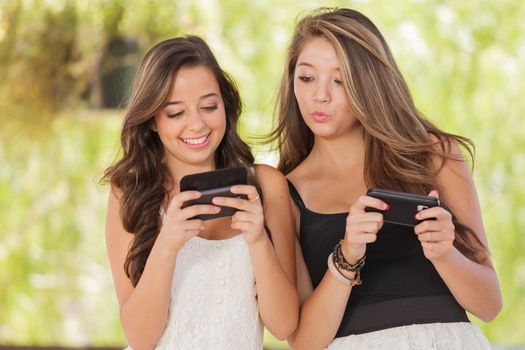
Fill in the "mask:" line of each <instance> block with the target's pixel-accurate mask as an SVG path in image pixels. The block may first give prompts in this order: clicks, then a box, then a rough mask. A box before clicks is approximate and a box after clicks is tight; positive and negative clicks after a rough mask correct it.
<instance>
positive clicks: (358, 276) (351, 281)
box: [327, 253, 362, 287]
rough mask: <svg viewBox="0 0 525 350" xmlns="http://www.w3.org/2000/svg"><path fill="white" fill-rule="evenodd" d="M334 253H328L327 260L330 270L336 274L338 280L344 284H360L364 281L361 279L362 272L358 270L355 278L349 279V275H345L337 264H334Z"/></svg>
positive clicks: (333, 274)
mask: <svg viewBox="0 0 525 350" xmlns="http://www.w3.org/2000/svg"><path fill="white" fill-rule="evenodd" d="M333 258H334V255H333V253H330V255H328V261H327V264H328V269H329V270H330V272H331V273H332V276H334V278H335V279H336V280H338V281H339V282H341V283H342V284H344V285H345V286H352V287H353V286H358V285H360V284H361V283H362V281H361V274H360V273H359V271H357V272H356V273H355V278H354V279H349V278H347V277H345V276H344V275H343V274H342V273H341V272H340V271H339V270H338V269H337V267H336V265H334V260H333Z"/></svg>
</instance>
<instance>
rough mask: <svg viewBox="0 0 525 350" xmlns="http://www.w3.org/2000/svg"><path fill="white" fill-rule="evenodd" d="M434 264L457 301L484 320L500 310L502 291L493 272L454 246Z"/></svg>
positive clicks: (489, 318)
mask: <svg viewBox="0 0 525 350" xmlns="http://www.w3.org/2000/svg"><path fill="white" fill-rule="evenodd" d="M432 263H433V264H434V267H435V268H436V270H437V271H438V273H439V275H440V276H441V278H442V279H443V281H444V282H445V283H446V285H447V286H448V288H449V289H450V291H451V292H452V295H454V297H455V298H456V300H457V301H458V303H459V304H460V305H461V306H462V307H463V308H464V309H465V310H467V311H468V312H470V313H471V314H473V315H475V316H477V317H478V318H480V319H481V320H483V321H485V322H489V321H491V320H492V319H493V318H494V317H496V315H497V314H498V313H499V311H500V310H501V306H502V301H501V293H500V288H499V283H498V278H497V276H496V272H495V271H494V270H493V269H492V268H491V267H489V266H486V265H482V264H478V263H476V262H474V261H471V260H470V259H468V258H467V257H465V256H464V255H463V254H461V252H459V251H458V250H457V249H456V248H453V250H452V251H451V252H450V254H448V255H447V256H445V257H443V258H441V259H439V260H436V261H433V262H432Z"/></svg>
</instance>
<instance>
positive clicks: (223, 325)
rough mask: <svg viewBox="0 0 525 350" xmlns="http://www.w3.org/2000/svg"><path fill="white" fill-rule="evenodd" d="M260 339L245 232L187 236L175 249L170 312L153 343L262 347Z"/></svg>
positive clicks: (171, 346) (160, 346) (162, 345)
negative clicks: (222, 236) (210, 237)
mask: <svg viewBox="0 0 525 350" xmlns="http://www.w3.org/2000/svg"><path fill="white" fill-rule="evenodd" d="M262 344H263V326H262V323H261V320H260V318H259V312H258V308H257V300H256V290H255V278H254V275H253V269H252V264H251V259H250V253H249V250H248V245H247V244H246V242H245V241H244V238H243V237H242V236H241V235H239V236H236V237H233V238H229V239H226V240H219V241H212V240H205V239H202V238H200V237H194V238H192V239H190V240H189V241H188V242H187V243H186V244H185V246H184V247H183V248H182V249H181V250H180V251H179V253H178V254H177V261H176V265H175V272H174V277H173V284H172V288H171V302H170V312H169V318H168V322H167V324H166V328H165V330H164V333H163V335H162V337H161V339H160V341H159V343H158V344H157V349H184V350H193V349H195V350H197V349H198V350H203V349H217V350H220V349H224V350H226V349H227V350H232V349H247V350H252V349H253V350H260V349H262V348H263V346H262Z"/></svg>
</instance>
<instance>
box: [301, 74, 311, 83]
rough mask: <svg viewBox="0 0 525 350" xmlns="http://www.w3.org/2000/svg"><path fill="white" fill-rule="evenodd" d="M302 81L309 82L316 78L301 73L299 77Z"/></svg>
mask: <svg viewBox="0 0 525 350" xmlns="http://www.w3.org/2000/svg"><path fill="white" fill-rule="evenodd" d="M297 78H298V79H299V80H300V81H302V82H305V83H309V82H311V81H312V80H314V78H312V77H311V76H308V75H300V76H298V77H297Z"/></svg>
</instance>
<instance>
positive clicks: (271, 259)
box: [250, 236, 299, 340]
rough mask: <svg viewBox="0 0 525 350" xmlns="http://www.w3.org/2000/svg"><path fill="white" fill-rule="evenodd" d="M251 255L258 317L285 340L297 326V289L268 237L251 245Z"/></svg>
mask: <svg viewBox="0 0 525 350" xmlns="http://www.w3.org/2000/svg"><path fill="white" fill-rule="evenodd" d="M250 255H251V259H252V266H253V272H254V275H255V281H256V288H257V301H258V305H259V313H260V315H261V319H262V321H263V323H264V325H265V327H266V328H268V330H269V331H270V332H271V333H272V334H273V335H274V336H275V337H277V338H278V339H281V340H284V339H286V338H287V337H288V336H290V334H291V333H292V332H293V331H294V330H295V328H296V326H297V319H298V314H299V297H298V295H297V291H296V289H295V286H294V285H293V284H292V282H291V281H290V280H289V279H288V277H287V276H286V274H285V272H284V270H283V268H282V267H281V265H280V263H279V261H278V259H277V256H276V254H275V251H274V249H273V246H272V244H271V242H270V240H269V238H268V237H267V236H265V238H264V239H262V240H261V241H260V242H256V243H253V244H251V245H250Z"/></svg>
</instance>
